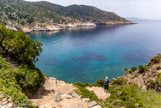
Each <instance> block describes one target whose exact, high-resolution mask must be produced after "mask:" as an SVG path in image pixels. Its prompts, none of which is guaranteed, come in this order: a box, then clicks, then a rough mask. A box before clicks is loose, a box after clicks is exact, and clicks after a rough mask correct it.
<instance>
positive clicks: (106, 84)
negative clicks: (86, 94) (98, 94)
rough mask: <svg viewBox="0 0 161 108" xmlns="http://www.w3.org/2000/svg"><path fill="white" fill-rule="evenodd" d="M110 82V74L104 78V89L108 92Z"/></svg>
mask: <svg viewBox="0 0 161 108" xmlns="http://www.w3.org/2000/svg"><path fill="white" fill-rule="evenodd" d="M109 83H110V81H109V80H108V76H106V78H105V80H104V91H105V92H107V93H108V88H109Z"/></svg>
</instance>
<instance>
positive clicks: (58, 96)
mask: <svg viewBox="0 0 161 108" xmlns="http://www.w3.org/2000/svg"><path fill="white" fill-rule="evenodd" d="M61 95H62V93H58V94H57V95H56V97H55V101H57V102H60V101H61Z"/></svg>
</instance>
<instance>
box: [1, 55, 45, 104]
mask: <svg viewBox="0 0 161 108" xmlns="http://www.w3.org/2000/svg"><path fill="white" fill-rule="evenodd" d="M42 77H43V76H42V74H41V73H40V71H38V70H36V69H30V68H27V67H19V68H17V69H13V68H12V65H11V64H10V63H8V62H6V61H5V60H4V59H3V58H1V57H0V92H1V93H3V94H5V96H6V97H8V98H9V97H11V98H12V100H13V102H14V104H15V105H18V106H28V107H29V106H30V107H32V106H33V105H31V102H30V101H29V100H28V98H27V96H26V95H25V93H27V92H31V91H32V90H34V89H36V88H38V87H40V83H42V82H43V78H42ZM33 107H34V106H33Z"/></svg>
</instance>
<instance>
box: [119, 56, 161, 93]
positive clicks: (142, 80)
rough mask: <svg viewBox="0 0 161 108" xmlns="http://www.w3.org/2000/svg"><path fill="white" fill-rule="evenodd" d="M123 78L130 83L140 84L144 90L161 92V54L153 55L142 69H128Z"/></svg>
mask: <svg viewBox="0 0 161 108" xmlns="http://www.w3.org/2000/svg"><path fill="white" fill-rule="evenodd" d="M122 78H124V79H127V80H128V82H129V83H135V84H138V85H139V86H140V87H142V89H144V90H146V89H154V90H156V91H158V92H160V93H161V54H158V55H157V56H155V57H153V58H152V59H151V61H150V62H149V64H148V65H146V66H144V67H142V69H141V68H140V69H137V70H135V71H133V70H132V69H131V70H128V72H127V73H126V74H125V75H124V76H122Z"/></svg>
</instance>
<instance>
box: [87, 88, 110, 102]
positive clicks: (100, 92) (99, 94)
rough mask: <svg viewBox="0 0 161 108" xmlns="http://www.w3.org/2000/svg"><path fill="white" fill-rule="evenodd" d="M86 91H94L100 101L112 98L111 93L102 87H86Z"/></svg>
mask: <svg viewBox="0 0 161 108" xmlns="http://www.w3.org/2000/svg"><path fill="white" fill-rule="evenodd" d="M86 89H88V90H90V91H93V92H94V93H95V94H96V96H97V97H98V98H99V99H100V100H105V99H107V98H109V97H110V95H111V94H110V93H106V92H104V89H103V88H102V87H86Z"/></svg>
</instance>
